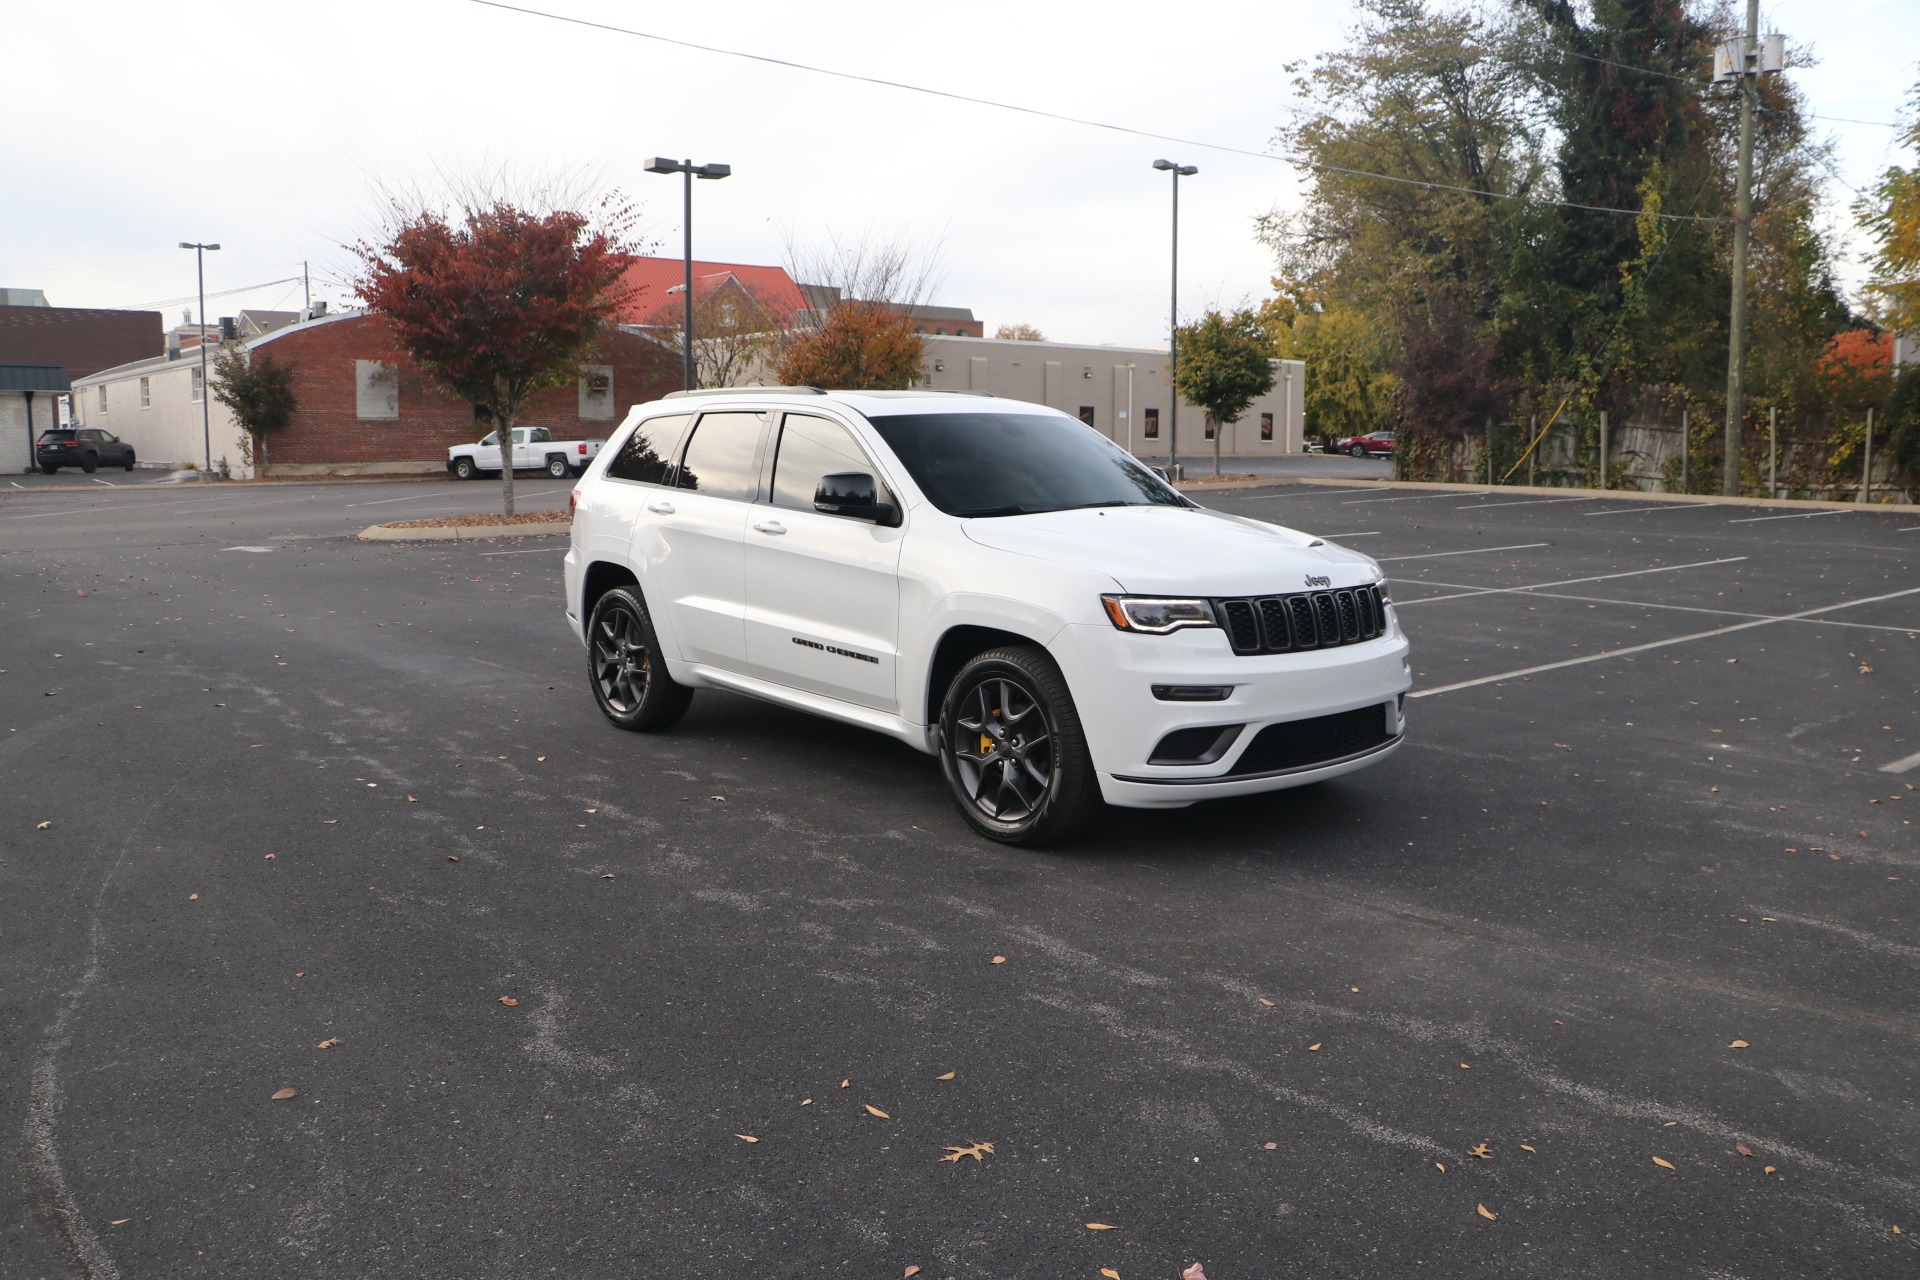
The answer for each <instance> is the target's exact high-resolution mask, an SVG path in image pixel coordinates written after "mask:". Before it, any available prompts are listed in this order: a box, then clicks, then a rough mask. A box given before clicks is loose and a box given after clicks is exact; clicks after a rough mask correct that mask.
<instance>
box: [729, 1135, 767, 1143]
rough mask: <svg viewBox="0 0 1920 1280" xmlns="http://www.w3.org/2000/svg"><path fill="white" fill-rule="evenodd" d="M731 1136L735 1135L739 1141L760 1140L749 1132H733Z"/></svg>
mask: <svg viewBox="0 0 1920 1280" xmlns="http://www.w3.org/2000/svg"><path fill="white" fill-rule="evenodd" d="M733 1136H734V1137H736V1138H738V1139H740V1141H742V1142H758V1141H760V1139H758V1138H756V1137H754V1136H753V1135H752V1134H750V1133H736V1134H734V1135H733Z"/></svg>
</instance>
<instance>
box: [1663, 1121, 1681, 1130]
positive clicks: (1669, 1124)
mask: <svg viewBox="0 0 1920 1280" xmlns="http://www.w3.org/2000/svg"><path fill="white" fill-rule="evenodd" d="M1679 1123H1680V1122H1679V1121H1678V1120H1669V1121H1667V1122H1666V1123H1665V1124H1663V1125H1661V1126H1660V1127H1661V1128H1662V1129H1671V1128H1673V1126H1675V1125H1677V1124H1679Z"/></svg>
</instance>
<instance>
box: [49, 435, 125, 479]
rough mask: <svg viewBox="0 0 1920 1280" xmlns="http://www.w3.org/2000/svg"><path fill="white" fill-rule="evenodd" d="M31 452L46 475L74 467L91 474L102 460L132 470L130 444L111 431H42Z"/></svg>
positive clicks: (98, 467)
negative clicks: (63, 468)
mask: <svg viewBox="0 0 1920 1280" xmlns="http://www.w3.org/2000/svg"><path fill="white" fill-rule="evenodd" d="M33 453H34V459H33V460H34V461H35V462H37V463H39V464H40V471H41V473H42V474H43V475H49V476H50V475H52V474H53V473H54V472H56V471H58V470H59V469H60V468H62V467H78V468H80V469H81V470H82V471H84V472H86V473H87V474H88V475H92V474H93V473H94V472H95V471H98V470H99V469H100V464H101V463H103V462H104V463H106V464H107V465H108V466H110V467H111V466H121V467H125V468H126V469H127V470H129V471H131V470H133V446H132V445H130V444H128V443H127V442H126V441H125V440H122V439H120V438H119V437H118V436H116V435H114V434H113V433H112V432H111V431H101V430H98V429H97V428H94V427H81V428H79V429H77V430H76V429H73V428H58V427H57V428H55V429H53V430H51V431H43V432H41V433H40V440H39V442H38V443H37V444H36V445H35V446H34V450H33Z"/></svg>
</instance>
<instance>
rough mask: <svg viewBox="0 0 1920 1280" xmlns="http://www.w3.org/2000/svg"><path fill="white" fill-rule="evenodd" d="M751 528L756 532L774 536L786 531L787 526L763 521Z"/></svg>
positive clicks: (773, 521) (776, 522)
mask: <svg viewBox="0 0 1920 1280" xmlns="http://www.w3.org/2000/svg"><path fill="white" fill-rule="evenodd" d="M753 527H754V529H755V530H756V531H757V532H760V533H771V534H774V535H776V536H777V535H779V534H783V533H785V532H786V531H787V526H785V525H783V524H781V523H780V522H779V521H778V520H763V521H761V522H760V523H759V524H756V525H754V526H753Z"/></svg>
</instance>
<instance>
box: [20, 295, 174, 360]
mask: <svg viewBox="0 0 1920 1280" xmlns="http://www.w3.org/2000/svg"><path fill="white" fill-rule="evenodd" d="M7 292H8V294H9V295H12V294H16V293H25V292H29V291H27V290H8V291H7ZM163 332H164V330H163V327H162V324H161V320H160V313H159V312H158V311H112V310H107V309H104V308H97V307H49V306H25V307H18V306H0V364H42V365H47V364H50V365H58V366H60V367H61V368H62V369H65V370H66V372H67V377H68V378H69V379H77V378H84V377H86V376H87V375H88V374H93V373H98V372H99V371H100V370H102V369H110V368H112V367H113V366H115V365H119V364H126V363H127V362H128V361H130V360H144V359H146V358H147V357H148V356H157V355H159V354H160V353H161V350H162V349H163V347H164V338H163V336H162V335H163Z"/></svg>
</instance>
